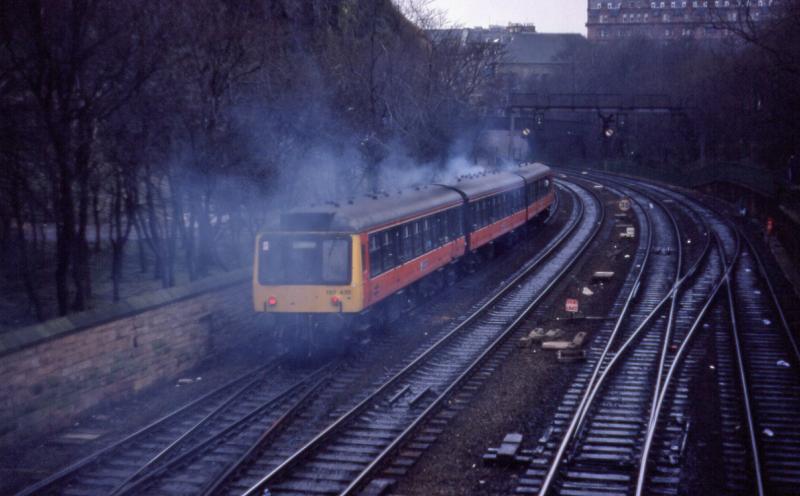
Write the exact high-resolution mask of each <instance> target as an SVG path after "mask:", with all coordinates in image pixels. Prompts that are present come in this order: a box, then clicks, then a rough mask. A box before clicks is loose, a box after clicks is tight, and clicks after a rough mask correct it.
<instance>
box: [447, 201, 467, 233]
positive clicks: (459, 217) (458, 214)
mask: <svg viewBox="0 0 800 496" xmlns="http://www.w3.org/2000/svg"><path fill="white" fill-rule="evenodd" d="M463 217H464V209H462V208H454V209H453V210H451V211H450V220H449V221H448V223H449V224H450V232H451V233H452V234H451V237H452V238H453V239H455V238H460V237H461V236H462V235H463V234H464V218H463Z"/></svg>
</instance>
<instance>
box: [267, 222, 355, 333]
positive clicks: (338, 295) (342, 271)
mask: <svg viewBox="0 0 800 496" xmlns="http://www.w3.org/2000/svg"><path fill="white" fill-rule="evenodd" d="M254 264H255V270H254V271H253V288H254V291H253V304H254V306H255V310H256V311H258V312H266V313H270V314H275V315H276V317H277V318H278V319H279V320H280V319H283V320H286V319H289V318H291V319H295V320H297V319H302V318H303V317H304V316H305V317H308V318H309V320H310V318H311V317H314V318H315V320H316V322H317V323H320V321H321V320H322V317H325V316H328V317H332V319H331V320H332V321H333V323H335V322H337V321H340V320H341V317H342V316H343V315H347V314H350V315H352V314H358V313H360V312H361V311H363V309H364V270H363V267H364V260H363V257H362V251H361V241H360V237H359V236H358V235H356V234H349V233H331V232H281V231H275V232H266V233H263V234H261V235H260V236H258V238H257V240H256V257H255V261H254Z"/></svg>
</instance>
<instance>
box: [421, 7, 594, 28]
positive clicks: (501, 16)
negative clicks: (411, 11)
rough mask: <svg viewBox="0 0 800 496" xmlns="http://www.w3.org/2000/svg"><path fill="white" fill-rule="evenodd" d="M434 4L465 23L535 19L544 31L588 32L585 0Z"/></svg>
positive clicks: (532, 20)
mask: <svg viewBox="0 0 800 496" xmlns="http://www.w3.org/2000/svg"><path fill="white" fill-rule="evenodd" d="M431 7H433V8H435V9H438V10H442V11H445V12H446V13H447V19H448V21H449V22H451V23H454V24H459V25H462V26H464V27H474V26H483V27H486V26H488V25H489V24H498V25H501V26H505V25H506V24H508V23H509V22H515V23H533V24H535V25H536V30H537V31H539V32H542V33H581V34H586V26H585V24H586V7H587V2H586V0H432V1H431Z"/></svg>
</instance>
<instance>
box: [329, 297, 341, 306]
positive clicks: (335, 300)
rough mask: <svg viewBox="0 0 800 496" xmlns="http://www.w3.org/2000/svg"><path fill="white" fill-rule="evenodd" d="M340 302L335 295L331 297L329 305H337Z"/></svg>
mask: <svg viewBox="0 0 800 496" xmlns="http://www.w3.org/2000/svg"><path fill="white" fill-rule="evenodd" d="M341 302H342V300H341V299H340V298H339V297H338V296H336V295H333V296H331V305H338V304H339V303H341Z"/></svg>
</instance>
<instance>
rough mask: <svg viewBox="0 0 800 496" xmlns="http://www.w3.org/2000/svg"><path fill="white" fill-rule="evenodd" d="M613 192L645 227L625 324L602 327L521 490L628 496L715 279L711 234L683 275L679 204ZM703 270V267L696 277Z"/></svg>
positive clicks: (628, 286)
mask: <svg viewBox="0 0 800 496" xmlns="http://www.w3.org/2000/svg"><path fill="white" fill-rule="evenodd" d="M616 187H618V188H621V189H623V192H625V193H627V194H628V195H629V196H631V197H632V198H633V199H634V201H635V204H636V205H637V209H638V210H639V213H640V215H641V213H642V212H641V211H642V210H644V212H643V213H644V215H643V217H644V218H645V219H646V220H647V222H645V223H644V225H645V226H648V227H647V229H646V232H643V233H642V235H641V236H640V243H642V242H643V240H644V239H647V240H648V243H647V246H646V247H645V249H644V252H643V253H642V250H641V244H640V250H639V253H637V261H636V262H635V264H636V265H637V266H640V267H641V271H640V272H639V273H638V274H637V275H636V276H635V278H634V276H632V275H629V278H628V280H627V281H626V286H625V287H624V288H623V289H624V290H627V291H628V293H627V295H625V293H622V294H621V298H620V301H618V302H617V305H618V306H619V305H620V302H621V301H624V303H623V304H622V309H621V311H620V313H619V318H618V319H617V321H616V322H615V323H614V324H613V326H612V325H610V324H609V325H607V326H605V328H601V329H600V332H599V334H598V338H596V339H595V341H594V342H593V345H592V348H591V350H590V353H589V359H590V360H589V362H588V363H587V366H586V368H585V369H584V371H583V372H582V373H580V374H579V375H578V377H577V380H576V382H575V384H574V385H573V387H572V388H571V389H570V391H569V392H568V393H567V395H565V397H564V400H563V402H562V404H561V406H560V408H559V413H558V414H557V416H556V419H555V421H554V423H553V426H552V427H551V429H550V430H549V431H548V432H547V433H546V435H545V436H544V437H543V439H542V440H541V443H540V446H539V447H538V448H537V456H536V457H535V458H534V460H533V462H532V464H531V466H530V467H529V469H528V470H527V472H526V474H525V477H523V478H522V479H520V483H519V485H518V487H517V492H518V493H539V494H545V493H547V492H548V491H551V489H558V490H559V491H560V492H562V493H564V494H584V493H585V494H590V493H607V494H629V493H630V491H631V490H632V486H634V484H635V483H636V471H635V469H636V467H637V465H638V463H637V456H638V455H639V453H640V447H641V444H642V443H643V438H642V434H643V433H644V432H645V430H646V428H647V426H648V425H649V424H650V423H651V421H652V418H651V415H652V414H653V412H654V406H655V405H656V404H657V402H658V400H659V395H660V394H661V393H662V392H663V391H664V390H665V389H666V388H665V387H664V384H665V381H666V378H667V377H668V375H667V376H665V373H664V370H665V367H666V366H671V364H672V363H674V362H673V360H674V350H675V345H676V343H677V342H679V341H680V340H681V339H682V338H683V336H684V332H683V331H682V330H683V329H685V328H686V323H687V320H691V318H692V316H693V315H694V314H695V313H696V312H697V310H698V304H699V303H700V301H702V296H701V295H703V294H704V293H706V292H707V290H708V289H707V288H708V286H709V285H710V284H712V281H713V280H714V278H715V271H714V263H713V259H714V256H713V253H711V251H712V250H711V249H710V246H711V242H710V240H709V239H708V237H706V239H707V241H706V243H704V244H703V248H702V249H701V250H697V249H695V250H694V253H693V254H692V255H691V256H689V257H687V258H688V259H689V262H690V263H691V265H690V266H689V267H688V269H686V270H685V271H683V270H682V264H683V261H684V255H683V251H684V248H683V245H684V243H683V242H681V240H683V239H684V238H683V236H682V234H681V232H680V230H679V228H678V222H677V220H676V219H675V217H674V216H673V215H672V214H671V213H670V210H671V208H672V205H670V209H668V208H667V207H666V206H665V204H664V203H663V201H661V200H656V199H654V198H652V197H649V196H650V195H649V194H648V195H645V194H643V193H642V192H640V191H636V190H633V189H630V188H629V187H626V186H625V185H618V186H616ZM684 215H685V216H686V217H687V218H689V217H691V214H690V213H689V212H685V213H684ZM684 222H686V219H684ZM643 231H645V229H643ZM697 244H699V243H697V242H695V245H696V246H697ZM665 254H666V256H665ZM709 260H711V262H709ZM687 265H688V264H687ZM717 265H718V264H717ZM701 266H703V268H704V269H705V270H702V271H699V270H698V269H699V268H700V267H701ZM707 266H708V267H707ZM631 281H633V282H631ZM640 293H641V294H640ZM634 487H635V486H634Z"/></svg>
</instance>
